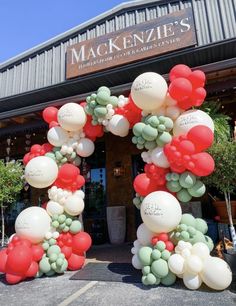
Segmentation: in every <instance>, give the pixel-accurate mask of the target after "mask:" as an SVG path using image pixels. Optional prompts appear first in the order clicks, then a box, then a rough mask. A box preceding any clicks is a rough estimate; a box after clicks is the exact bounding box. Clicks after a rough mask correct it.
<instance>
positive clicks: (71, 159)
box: [45, 147, 81, 166]
mask: <svg viewBox="0 0 236 306" xmlns="http://www.w3.org/2000/svg"><path fill="white" fill-rule="evenodd" d="M60 150H61V148H60V147H54V148H53V150H52V151H51V152H48V153H46V154H45V156H47V157H50V158H52V159H53V160H54V161H55V162H56V163H57V165H58V166H61V165H63V164H66V163H76V164H77V165H80V163H81V159H80V157H79V156H78V155H77V154H76V152H74V151H73V152H72V153H71V154H68V153H67V154H65V155H64V154H62V153H61V152H60Z"/></svg>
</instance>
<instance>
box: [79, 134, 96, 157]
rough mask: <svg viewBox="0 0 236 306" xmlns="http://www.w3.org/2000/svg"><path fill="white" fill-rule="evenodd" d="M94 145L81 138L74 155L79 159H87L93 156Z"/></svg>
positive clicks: (90, 141) (88, 140)
mask: <svg viewBox="0 0 236 306" xmlns="http://www.w3.org/2000/svg"><path fill="white" fill-rule="evenodd" d="M94 149H95V146H94V143H93V141H92V140H90V139H88V138H81V139H80V140H79V142H78V144H77V149H76V153H77V154H78V155H79V156H81V157H88V156H90V155H92V154H93V152H94Z"/></svg>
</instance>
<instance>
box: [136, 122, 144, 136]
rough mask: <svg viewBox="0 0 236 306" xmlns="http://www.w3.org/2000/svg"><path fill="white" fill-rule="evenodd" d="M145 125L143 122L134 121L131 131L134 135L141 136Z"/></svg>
mask: <svg viewBox="0 0 236 306" xmlns="http://www.w3.org/2000/svg"><path fill="white" fill-rule="evenodd" d="M145 126H146V124H145V123H143V122H139V123H136V124H135V125H134V127H133V133H134V135H135V136H137V137H138V136H141V135H142V130H143V128H144V127H145Z"/></svg>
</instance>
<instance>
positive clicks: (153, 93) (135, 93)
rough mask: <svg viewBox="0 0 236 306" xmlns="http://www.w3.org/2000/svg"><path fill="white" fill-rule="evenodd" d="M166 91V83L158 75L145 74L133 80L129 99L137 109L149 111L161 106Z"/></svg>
mask: <svg viewBox="0 0 236 306" xmlns="http://www.w3.org/2000/svg"><path fill="white" fill-rule="evenodd" d="M167 90H168V86H167V83H166V81H165V79H164V78H163V77H162V76H161V75H160V74H158V73H155V72H145V73H142V74H140V75H139V76H138V77H137V78H136V79H135V80H134V82H133V84H132V86H131V97H132V99H133V101H134V103H135V104H136V105H137V106H138V107H139V108H141V109H142V110H147V111H150V110H155V109H157V108H159V107H161V106H162V104H163V103H164V101H165V98H166V94H167Z"/></svg>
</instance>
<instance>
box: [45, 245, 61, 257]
mask: <svg viewBox="0 0 236 306" xmlns="http://www.w3.org/2000/svg"><path fill="white" fill-rule="evenodd" d="M53 253H55V254H57V255H58V254H60V253H61V249H60V247H59V246H58V245H52V246H50V247H49V249H48V250H47V255H48V256H50V255H51V254H53Z"/></svg>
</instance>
